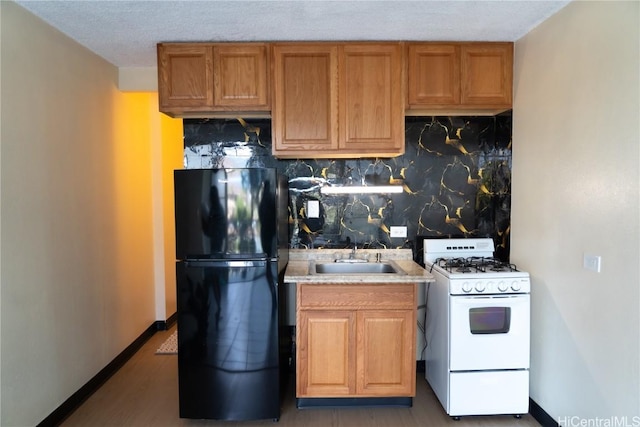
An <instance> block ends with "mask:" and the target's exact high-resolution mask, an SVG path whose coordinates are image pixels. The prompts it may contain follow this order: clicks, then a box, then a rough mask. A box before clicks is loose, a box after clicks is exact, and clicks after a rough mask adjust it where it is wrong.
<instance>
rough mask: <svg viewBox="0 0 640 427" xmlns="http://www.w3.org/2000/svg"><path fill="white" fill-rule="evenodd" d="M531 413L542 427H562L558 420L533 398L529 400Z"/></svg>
mask: <svg viewBox="0 0 640 427" xmlns="http://www.w3.org/2000/svg"><path fill="white" fill-rule="evenodd" d="M529 413H530V414H531V416H532V417H533V418H534V419H535V420H536V421H537V422H539V423H540V425H541V426H542V427H560V426H559V424H558V423H557V422H556V420H554V419H553V417H552V416H551V415H549V414H547V413H546V412H545V410H544V409H542V407H541V406H540V405H538V404H537V403H536V402H535V401H534V400H533V399H531V398H529Z"/></svg>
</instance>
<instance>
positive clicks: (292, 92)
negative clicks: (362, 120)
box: [272, 43, 338, 158]
mask: <svg viewBox="0 0 640 427" xmlns="http://www.w3.org/2000/svg"><path fill="white" fill-rule="evenodd" d="M337 52H338V51H337V46H336V45H331V44H305V43H296V44H290V45H287V44H285V45H275V46H274V47H273V62H274V64H273V69H274V80H273V85H274V90H273V110H272V134H273V153H274V155H276V156H278V155H279V154H284V156H283V157H295V156H299V157H301V158H309V157H310V156H312V153H314V152H318V151H326V150H335V149H337V148H338V120H337V118H338V116H337V111H338V98H337V96H338V80H337V79H338V74H337V70H338V56H337Z"/></svg>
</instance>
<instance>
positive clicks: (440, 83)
mask: <svg viewBox="0 0 640 427" xmlns="http://www.w3.org/2000/svg"><path fill="white" fill-rule="evenodd" d="M407 56H408V60H407V115H416V114H424V113H427V112H428V113H438V112H441V113H443V114H444V112H452V113H455V112H465V111H466V112H469V113H478V114H497V113H499V112H502V111H505V110H508V109H510V108H511V106H512V85H513V43H502V42H497V43H484V42H482V43H411V44H409V45H408V47H407Z"/></svg>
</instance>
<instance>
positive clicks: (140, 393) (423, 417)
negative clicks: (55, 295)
mask: <svg viewBox="0 0 640 427" xmlns="http://www.w3.org/2000/svg"><path fill="white" fill-rule="evenodd" d="M174 329H175V325H174V327H173V328H170V329H169V330H167V331H159V332H157V333H155V334H154V335H153V336H152V337H151V338H150V339H149V340H148V341H147V342H146V343H145V344H144V346H143V347H142V348H141V349H140V350H139V351H138V352H137V353H136V354H135V355H134V356H133V357H132V358H131V359H130V360H129V361H128V362H127V363H126V364H125V365H124V366H123V367H122V368H121V369H120V370H119V371H118V372H117V373H116V374H115V375H113V376H112V377H111V378H110V379H109V380H108V381H107V382H106V383H105V384H103V385H102V387H101V388H100V389H99V390H97V391H96V392H95V393H94V394H93V395H91V396H90V397H89V398H88V399H87V400H86V401H85V402H84V403H83V404H82V406H80V407H79V408H78V409H76V410H75V411H74V412H73V413H72V414H71V415H70V416H69V417H68V418H67V419H66V420H64V422H63V423H62V424H61V425H62V426H64V427H71V426H82V427H85V426H157V427H161V426H230V425H237V426H247V427H249V426H277V427H294V426H296V427H297V426H309V427H369V426H376V427H413V426H416V427H417V426H420V427H428V426H434V427H439V426H455V427H469V426H514V427H529V426H539V425H540V424H539V423H538V422H536V420H535V419H534V418H533V417H531V416H530V415H526V416H524V417H522V418H521V419H516V418H514V417H512V416H476V417H462V419H461V420H459V421H455V420H452V419H451V418H450V417H449V416H448V415H447V414H446V413H445V412H444V410H443V409H442V406H440V403H439V402H438V400H437V398H436V396H435V395H434V394H433V391H432V390H431V388H430V387H429V385H428V384H427V382H426V380H425V379H424V375H423V374H422V373H420V372H419V373H418V377H417V382H416V383H417V394H416V397H415V398H414V400H413V407H412V408H367V409H364V408H342V409H296V407H295V399H294V396H293V387H288V390H289V397H288V398H287V399H286V401H285V403H284V405H283V407H282V414H281V417H280V421H279V422H278V423H274V422H273V421H271V420H263V421H251V422H231V421H212V420H189V419H181V418H179V416H178V359H177V356H175V355H156V354H155V351H156V349H157V348H158V347H159V346H160V344H162V343H163V342H164V340H165V339H166V338H168V337H169V335H170V334H171V333H172V332H173V331H174Z"/></svg>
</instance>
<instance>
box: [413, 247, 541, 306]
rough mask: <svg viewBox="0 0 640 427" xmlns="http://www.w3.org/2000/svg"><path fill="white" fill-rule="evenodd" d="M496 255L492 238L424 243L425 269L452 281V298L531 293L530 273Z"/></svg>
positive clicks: (450, 283) (450, 282) (450, 285)
mask: <svg viewBox="0 0 640 427" xmlns="http://www.w3.org/2000/svg"><path fill="white" fill-rule="evenodd" d="M493 253H494V244H493V240H492V239H490V238H479V239H425V241H424V261H425V266H426V268H427V270H429V271H431V272H432V273H433V272H436V273H438V274H441V275H443V276H444V277H446V278H448V279H449V287H450V289H449V291H450V294H451V295H478V294H511V293H529V291H530V282H529V274H528V273H525V272H522V271H518V269H517V268H516V266H515V265H513V264H509V263H507V262H504V261H500V260H498V259H496V258H494V257H493Z"/></svg>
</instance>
